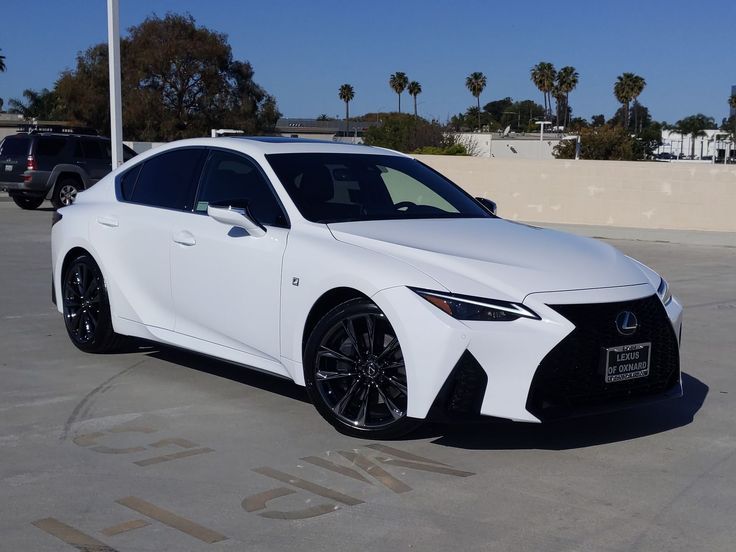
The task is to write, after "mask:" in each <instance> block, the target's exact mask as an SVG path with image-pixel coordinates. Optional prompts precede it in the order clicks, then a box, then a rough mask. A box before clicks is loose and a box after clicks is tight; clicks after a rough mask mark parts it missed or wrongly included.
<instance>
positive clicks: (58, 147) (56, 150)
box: [36, 137, 66, 159]
mask: <svg viewBox="0 0 736 552" xmlns="http://www.w3.org/2000/svg"><path fill="white" fill-rule="evenodd" d="M64 146H66V140H65V139H64V138H50V137H48V138H47V137H44V138H39V139H38V143H37V144H36V157H38V158H39V159H40V158H43V157H57V156H58V155H59V154H60V153H61V152H62V150H63V149H64Z"/></svg>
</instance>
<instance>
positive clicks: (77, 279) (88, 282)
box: [61, 254, 124, 353]
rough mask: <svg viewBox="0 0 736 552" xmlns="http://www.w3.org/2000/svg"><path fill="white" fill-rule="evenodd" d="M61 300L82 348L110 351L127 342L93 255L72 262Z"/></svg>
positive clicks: (71, 333) (64, 276) (72, 334)
mask: <svg viewBox="0 0 736 552" xmlns="http://www.w3.org/2000/svg"><path fill="white" fill-rule="evenodd" d="M61 301H62V307H63V311H64V326H65V327H66V331H67V333H68V334H69V339H71V340H72V343H74V345H75V346H76V347H77V348H78V349H81V350H82V351H84V352H86V353H108V352H112V351H114V350H116V349H119V348H120V347H121V346H122V345H123V343H124V337H123V336H121V335H118V334H116V333H115V332H114V331H113V327H112V318H111V316H110V302H109V301H108V298H107V290H106V289H105V281H104V279H103V278H102V272H101V271H100V268H99V267H98V266H97V263H96V262H95V261H94V259H92V257H90V256H89V255H86V254H82V255H79V256H78V257H76V258H74V259H73V260H72V261H71V262H69V263H68V265H67V267H66V269H65V270H64V274H62V277H61Z"/></svg>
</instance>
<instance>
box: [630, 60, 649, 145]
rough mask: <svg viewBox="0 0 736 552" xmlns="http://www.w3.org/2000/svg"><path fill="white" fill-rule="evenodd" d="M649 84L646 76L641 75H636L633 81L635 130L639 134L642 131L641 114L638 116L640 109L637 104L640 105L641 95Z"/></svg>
mask: <svg viewBox="0 0 736 552" xmlns="http://www.w3.org/2000/svg"><path fill="white" fill-rule="evenodd" d="M646 85H647V81H645V80H644V77H641V76H639V75H634V81H633V83H632V88H631V92H632V98H631V99H632V100H634V132H636V133H637V134H638V133H639V132H641V129H640V128H639V116H638V111H639V110H638V109H636V108H637V106H638V105H639V101H638V98H639V95H640V94H641V93H642V92H643V91H644V87H645V86H646Z"/></svg>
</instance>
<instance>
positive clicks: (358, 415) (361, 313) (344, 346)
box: [304, 299, 422, 439]
mask: <svg viewBox="0 0 736 552" xmlns="http://www.w3.org/2000/svg"><path fill="white" fill-rule="evenodd" d="M304 377H305V381H306V385H307V393H308V394H309V397H310V398H311V400H312V403H313V404H314V406H315V408H316V409H317V411H318V412H319V413H320V414H321V415H322V416H323V417H324V418H325V419H326V420H327V421H328V422H330V423H331V424H332V425H333V426H334V427H335V428H336V429H337V430H338V431H340V432H341V433H344V434H346V435H351V436H353V437H361V438H366V439H395V438H398V437H401V436H403V435H406V434H407V433H409V432H410V431H412V430H414V429H416V428H417V427H418V426H419V425H421V423H422V421H421V420H418V419H415V418H408V417H407V416H406V405H407V393H408V390H407V381H406V369H405V367H404V361H403V355H402V353H401V346H400V345H399V342H398V339H397V338H396V334H395V332H394V330H393V328H392V326H391V324H390V322H389V321H388V319H387V318H386V316H385V315H384V314H383V312H381V310H380V309H379V308H378V306H376V305H375V304H374V303H372V302H371V301H369V300H368V299H352V300H350V301H346V302H345V303H342V304H341V305H338V306H337V307H335V308H334V309H332V310H331V311H330V312H328V313H327V314H326V315H325V316H324V317H323V318H322V319H321V320H320V321H319V322H318V323H317V325H316V326H315V328H314V330H313V331H312V333H311V335H310V336H309V338H308V340H307V345H306V348H305V351H304Z"/></svg>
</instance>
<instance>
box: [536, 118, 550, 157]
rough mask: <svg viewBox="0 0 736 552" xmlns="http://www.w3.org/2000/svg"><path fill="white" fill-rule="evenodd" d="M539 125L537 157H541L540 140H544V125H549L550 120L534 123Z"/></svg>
mask: <svg viewBox="0 0 736 552" xmlns="http://www.w3.org/2000/svg"><path fill="white" fill-rule="evenodd" d="M534 124H535V125H539V158H540V159H541V158H542V141H543V140H544V125H551V124H552V121H537V122H535V123H534Z"/></svg>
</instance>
